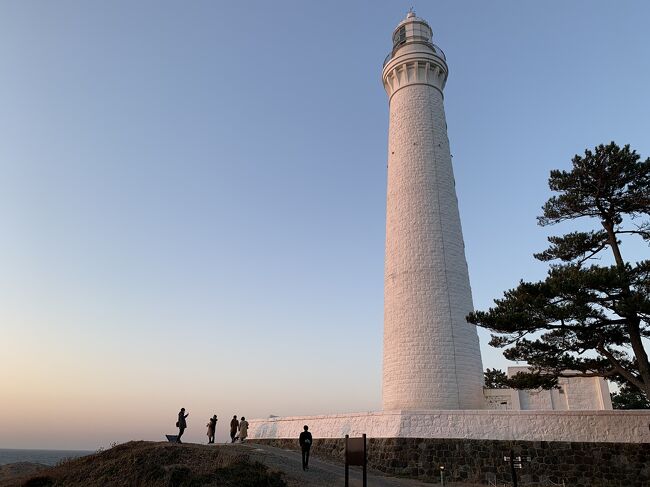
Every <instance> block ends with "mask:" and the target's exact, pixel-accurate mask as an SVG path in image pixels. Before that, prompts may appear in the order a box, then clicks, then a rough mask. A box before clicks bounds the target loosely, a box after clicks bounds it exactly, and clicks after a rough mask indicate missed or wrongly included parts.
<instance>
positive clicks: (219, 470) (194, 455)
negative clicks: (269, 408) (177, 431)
mask: <svg viewBox="0 0 650 487" xmlns="http://www.w3.org/2000/svg"><path fill="white" fill-rule="evenodd" d="M286 485H287V484H286V482H285V481H284V479H283V474H282V473H280V472H277V471H271V470H269V468H268V467H267V466H265V465H263V464H261V463H259V462H257V461H254V460H252V459H251V458H250V457H249V455H248V454H247V452H246V450H245V449H243V448H239V447H238V446H231V445H219V446H206V445H192V444H183V445H178V444H172V443H153V442H147V441H131V442H128V443H124V444H122V445H118V446H115V447H114V448H111V449H109V450H106V451H103V452H99V453H96V454H94V455H89V456H86V457H82V458H77V459H74V460H69V461H66V462H63V463H62V464H60V465H58V466H56V467H52V468H49V469H46V470H42V471H39V472H37V473H32V474H27V475H23V476H20V475H19V476H18V477H13V478H12V479H8V480H4V481H0V487H9V486H12V487H13V486H16V487H18V486H21V487H23V486H24V487H49V486H51V487H58V486H66V487H76V486H79V487H82V486H84V487H86V486H106V487H111V486H115V487H117V486H129V487H130V486H142V487H158V486H164V487H195V486H196V487H198V486H219V487H229V486H233V487H234V486H237V487H262V486H264V487H285V486H286Z"/></svg>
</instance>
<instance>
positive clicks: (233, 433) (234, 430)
mask: <svg viewBox="0 0 650 487" xmlns="http://www.w3.org/2000/svg"><path fill="white" fill-rule="evenodd" d="M238 428H239V421H237V415H234V416H233V417H232V420H231V421H230V440H231V441H230V443H234V442H235V440H236V439H237V429H238Z"/></svg>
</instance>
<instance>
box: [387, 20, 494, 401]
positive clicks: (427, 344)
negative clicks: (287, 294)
mask: <svg viewBox="0 0 650 487" xmlns="http://www.w3.org/2000/svg"><path fill="white" fill-rule="evenodd" d="M448 72H449V71H448V67H447V60H446V58H445V54H444V53H443V52H442V50H441V49H440V48H439V47H438V46H436V45H435V44H433V43H432V31H431V27H430V26H429V24H428V23H427V22H426V21H425V20H423V19H421V18H419V17H417V16H416V15H415V14H414V13H413V12H409V14H408V15H407V17H406V19H404V20H403V21H402V22H400V23H399V24H398V25H397V27H396V28H395V30H394V32H393V48H392V51H391V52H390V54H389V55H388V56H387V58H386V60H385V61H384V66H383V70H382V81H383V84H384V88H385V90H386V94H387V95H388V103H389V107H390V121H389V130H388V187H387V198H386V255H385V268H384V360H383V383H382V402H383V409H384V410H385V411H391V410H403V411H413V410H440V409H482V408H483V407H484V398H483V389H482V386H483V367H482V363H481V352H480V348H479V341H478V335H477V332H476V327H475V326H473V325H471V324H469V323H467V321H466V320H465V317H466V316H467V314H468V313H469V312H470V311H472V309H473V307H472V293H471V288H470V283H469V273H468V269H467V261H466V259H465V245H464V243H463V234H462V229H461V223H460V215H459V212H458V200H457V198H456V189H455V182H454V174H453V168H452V164H451V154H450V150H449V139H448V137H447V122H446V119H445V109H444V104H443V101H444V97H443V90H444V88H445V83H446V81H447V75H448Z"/></svg>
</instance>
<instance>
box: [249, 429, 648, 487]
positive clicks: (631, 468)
mask: <svg viewBox="0 0 650 487" xmlns="http://www.w3.org/2000/svg"><path fill="white" fill-rule="evenodd" d="M251 441H253V442H258V443H264V444H267V445H271V446H275V447H278V448H283V449H294V450H297V449H298V448H299V446H298V441H297V439H276V440H251ZM511 450H512V451H513V452H514V455H515V456H521V457H523V458H525V457H528V456H530V457H531V460H530V462H524V464H523V468H521V469H517V476H518V479H519V482H520V484H519V485H521V486H526V487H537V486H539V487H541V486H547V485H549V482H553V483H555V484H560V485H561V484H562V481H564V482H565V484H566V485H567V486H571V487H605V486H607V487H647V486H649V485H650V448H648V444H625V443H569V442H544V441H539V442H531V441H496V440H459V439H435V438H426V439H423V438H369V439H368V463H369V466H370V468H372V469H374V470H378V471H380V472H384V473H386V474H388V475H395V476H404V477H410V478H418V479H421V480H430V481H433V482H437V481H439V479H440V473H439V472H440V471H439V467H440V466H441V465H444V467H445V476H446V480H447V481H464V482H473V483H480V484H488V482H489V481H492V482H510V481H511V480H512V479H511V475H510V466H509V464H508V463H507V462H506V461H504V456H509V455H510V451H511ZM343 451H344V440H343V439H338V438H337V439H315V440H314V445H313V447H312V455H313V456H316V457H322V458H325V459H329V460H332V461H334V462H337V463H340V464H341V465H343ZM341 468H343V467H341ZM550 485H552V484H550Z"/></svg>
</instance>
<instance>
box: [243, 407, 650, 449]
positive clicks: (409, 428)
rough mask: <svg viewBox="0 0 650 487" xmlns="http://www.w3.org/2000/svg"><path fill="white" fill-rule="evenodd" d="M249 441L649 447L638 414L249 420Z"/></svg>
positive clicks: (647, 428) (391, 414) (644, 419)
mask: <svg viewBox="0 0 650 487" xmlns="http://www.w3.org/2000/svg"><path fill="white" fill-rule="evenodd" d="M249 424H250V426H249V429H248V434H249V437H250V438H265V439H271V438H296V437H297V435H298V434H299V433H300V432H301V431H302V427H303V425H305V424H306V425H308V426H309V430H310V431H311V432H312V434H313V435H314V437H315V438H343V437H344V436H345V435H350V436H360V435H361V434H363V433H365V434H367V435H368V437H369V438H440V439H445V438H458V439H473V440H521V441H551V442H552V441H568V442H595V443H602V442H605V443H650V410H643V411H611V410H610V411H498V410H482V411H384V412H377V413H349V414H333V415H328V416H292V417H284V418H269V419H253V420H250V421H249Z"/></svg>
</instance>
